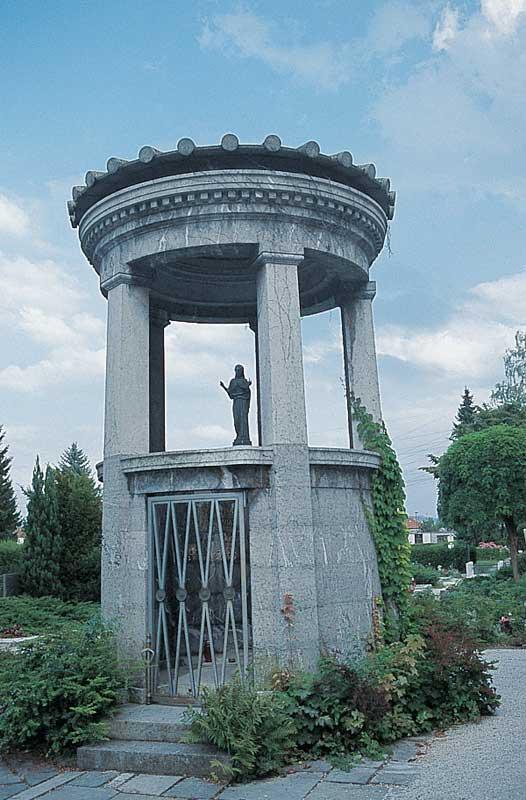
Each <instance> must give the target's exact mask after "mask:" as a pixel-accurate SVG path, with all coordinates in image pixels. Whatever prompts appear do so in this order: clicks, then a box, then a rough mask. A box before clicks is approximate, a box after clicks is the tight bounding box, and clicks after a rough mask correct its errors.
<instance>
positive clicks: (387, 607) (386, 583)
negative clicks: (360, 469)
mask: <svg viewBox="0 0 526 800" xmlns="http://www.w3.org/2000/svg"><path fill="white" fill-rule="evenodd" d="M351 405H352V411H353V414H354V418H355V419H356V421H357V423H358V435H359V437H360V441H361V442H362V445H363V446H364V448H365V449H366V450H372V451H373V452H375V453H378V455H380V456H381V458H382V461H381V464H380V467H379V469H378V470H377V471H376V472H375V473H374V475H373V477H372V481H371V498H372V508H370V506H369V505H368V504H367V503H365V501H364V508H365V514H366V517H367V521H368V524H369V528H370V530H371V534H372V536H373V540H374V543H375V546H376V554H377V558H378V572H379V575H380V583H381V586H382V599H383V606H384V634H385V638H386V640H387V641H388V642H389V641H394V640H396V639H399V638H400V637H401V636H403V634H404V631H405V626H406V618H407V610H408V603H409V583H410V580H411V545H410V544H409V541H408V538H407V528H406V525H405V519H406V514H405V511H404V507H405V491H404V480H403V477H402V470H401V469H400V465H399V463H398V459H397V457H396V453H395V451H394V449H393V446H392V443H391V440H390V438H389V436H388V433H387V430H386V428H385V425H384V424H383V422H382V423H378V422H375V421H374V419H373V418H372V416H371V415H370V414H369V413H368V412H367V409H366V408H365V406H363V405H362V404H361V402H360V399H359V398H356V397H351Z"/></svg>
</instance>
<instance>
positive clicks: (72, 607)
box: [0, 595, 100, 634]
mask: <svg viewBox="0 0 526 800" xmlns="http://www.w3.org/2000/svg"><path fill="white" fill-rule="evenodd" d="M99 612H100V608H99V605H98V604H97V603H65V602H63V601H62V600H58V599H57V598H55V597H28V596H26V595H22V596H20V597H5V598H4V599H3V600H2V601H0V631H1V630H3V629H4V628H10V627H13V626H14V625H19V626H20V628H22V630H23V631H24V633H27V634H35V633H37V634H38V633H60V632H61V631H63V630H65V629H69V628H71V627H79V625H82V624H83V623H85V622H87V621H88V620H91V619H92V618H93V617H98V615H99Z"/></svg>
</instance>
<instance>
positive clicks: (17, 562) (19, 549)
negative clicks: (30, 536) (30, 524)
mask: <svg viewBox="0 0 526 800" xmlns="http://www.w3.org/2000/svg"><path fill="white" fill-rule="evenodd" d="M24 552H25V551H24V545H23V544H18V542H16V541H14V540H13V539H1V540H0V575H4V574H5V573H6V572H17V573H20V572H21V571H22V562H23V560H24Z"/></svg>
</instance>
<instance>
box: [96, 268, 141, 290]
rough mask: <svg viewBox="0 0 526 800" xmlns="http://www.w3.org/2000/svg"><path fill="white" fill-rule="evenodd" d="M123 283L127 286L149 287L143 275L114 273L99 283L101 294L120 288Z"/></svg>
mask: <svg viewBox="0 0 526 800" xmlns="http://www.w3.org/2000/svg"><path fill="white" fill-rule="evenodd" d="M123 283H125V284H127V285H128V286H146V287H148V286H149V281H148V278H147V277H145V276H144V275H131V274H130V273H129V272H116V273H115V274H114V275H112V276H111V277H110V278H106V279H105V280H103V281H101V282H100V290H101V292H102V294H104V295H107V294H108V292H110V291H111V290H112V289H115V287H116V286H121V285H122V284H123Z"/></svg>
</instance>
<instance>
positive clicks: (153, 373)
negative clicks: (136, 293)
mask: <svg viewBox="0 0 526 800" xmlns="http://www.w3.org/2000/svg"><path fill="white" fill-rule="evenodd" d="M169 324H170V320H169V319H168V315H167V313H166V312H165V311H163V310H162V309H159V308H155V307H150V370H149V381H150V453H160V452H162V451H163V450H166V385H165V361H164V329H165V328H166V326H167V325H169Z"/></svg>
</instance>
